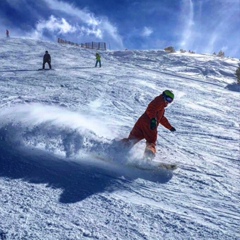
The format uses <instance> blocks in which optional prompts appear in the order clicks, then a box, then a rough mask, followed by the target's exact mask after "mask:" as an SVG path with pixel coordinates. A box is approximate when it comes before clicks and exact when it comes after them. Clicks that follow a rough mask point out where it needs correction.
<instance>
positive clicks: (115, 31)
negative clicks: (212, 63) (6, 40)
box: [0, 0, 240, 58]
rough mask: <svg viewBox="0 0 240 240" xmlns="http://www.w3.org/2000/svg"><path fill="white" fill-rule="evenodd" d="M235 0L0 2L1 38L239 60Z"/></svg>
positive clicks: (239, 4) (239, 15)
mask: <svg viewBox="0 0 240 240" xmlns="http://www.w3.org/2000/svg"><path fill="white" fill-rule="evenodd" d="M239 26H240V0H147V1H146V0H132V1H130V0H119V1H113V0H112V1H111V0H105V1H99V0H62V1H58V0H37V1H36V0H1V1H0V31H1V34H0V36H2V37H4V36H5V30H6V29H9V30H10V36H12V37H31V38H36V39H44V40H51V41H56V39H57V38H58V37H60V38H63V39H66V40H69V41H73V42H76V43H84V42H90V41H103V42H106V43H107V47H108V48H109V49H112V50H122V49H139V50H142V49H163V48H165V47H167V46H173V47H175V49H176V50H179V49H185V50H191V51H195V52H196V53H213V52H216V53H218V52H219V51H220V50H222V51H224V52H225V55H226V56H231V57H237V58H240V47H239V41H240V30H239Z"/></svg>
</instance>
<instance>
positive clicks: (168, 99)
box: [164, 97, 173, 103]
mask: <svg viewBox="0 0 240 240" xmlns="http://www.w3.org/2000/svg"><path fill="white" fill-rule="evenodd" d="M164 99H165V101H166V102H168V103H171V102H172V101H173V99H172V98H170V97H165V98H164Z"/></svg>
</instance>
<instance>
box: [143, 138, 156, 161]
mask: <svg viewBox="0 0 240 240" xmlns="http://www.w3.org/2000/svg"><path fill="white" fill-rule="evenodd" d="M156 152H157V151H156V143H149V142H146V148H145V151H144V158H146V159H149V160H152V159H153V158H154V157H155V154H156Z"/></svg>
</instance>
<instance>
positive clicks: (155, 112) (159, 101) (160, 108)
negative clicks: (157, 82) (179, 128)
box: [145, 94, 172, 130]
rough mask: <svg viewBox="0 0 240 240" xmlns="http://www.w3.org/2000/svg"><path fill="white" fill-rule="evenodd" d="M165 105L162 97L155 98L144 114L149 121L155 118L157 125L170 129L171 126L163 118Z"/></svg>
mask: <svg viewBox="0 0 240 240" xmlns="http://www.w3.org/2000/svg"><path fill="white" fill-rule="evenodd" d="M167 105H168V104H167V103H166V102H165V100H164V98H163V95H162V94H161V95H159V96H157V97H156V98H155V99H154V100H152V102H150V103H149V105H148V107H147V109H146V111H145V114H146V115H147V116H148V117H149V119H150V120H151V119H152V118H156V119H157V121H158V124H159V123H160V124H162V125H163V126H164V127H165V128H167V129H169V130H170V129H171V128H172V125H171V124H170V123H169V121H168V120H167V118H166V117H165V116H164V113H165V107H167Z"/></svg>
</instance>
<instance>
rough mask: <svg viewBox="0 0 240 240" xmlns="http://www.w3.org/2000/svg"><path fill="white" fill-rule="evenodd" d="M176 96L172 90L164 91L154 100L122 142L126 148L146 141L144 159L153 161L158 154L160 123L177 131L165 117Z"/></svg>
mask: <svg viewBox="0 0 240 240" xmlns="http://www.w3.org/2000/svg"><path fill="white" fill-rule="evenodd" d="M173 99H174V94H173V92H171V91H170V90H165V91H163V93H162V94H160V95H159V96H157V97H156V98H155V99H154V100H152V101H151V102H150V103H149V105H148V107H147V109H146V111H145V112H144V113H143V115H142V116H141V117H140V118H139V119H138V120H137V122H136V123H135V125H134V127H133V129H132V130H131V132H130V134H129V136H128V138H124V139H122V140H121V142H122V143H123V145H124V147H126V148H129V149H130V148H132V147H133V146H134V145H135V144H136V143H137V142H139V141H141V140H142V139H146V148H145V151H144V158H146V159H148V160H151V159H153V158H154V157H155V154H156V142H157V127H158V125H159V123H160V124H161V125H163V126H164V127H165V128H167V129H169V130H170V131H171V132H174V131H176V129H175V128H174V127H173V126H172V125H171V124H170V123H169V121H168V119H167V118H166V117H165V116H164V113H165V108H166V107H167V106H168V104H170V103H172V101H173Z"/></svg>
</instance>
